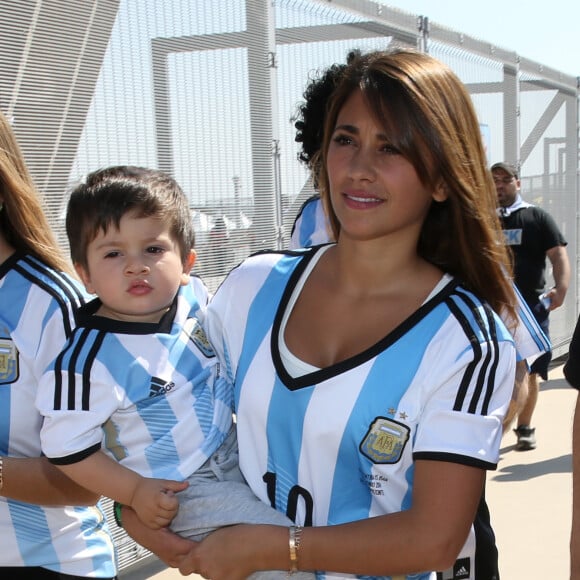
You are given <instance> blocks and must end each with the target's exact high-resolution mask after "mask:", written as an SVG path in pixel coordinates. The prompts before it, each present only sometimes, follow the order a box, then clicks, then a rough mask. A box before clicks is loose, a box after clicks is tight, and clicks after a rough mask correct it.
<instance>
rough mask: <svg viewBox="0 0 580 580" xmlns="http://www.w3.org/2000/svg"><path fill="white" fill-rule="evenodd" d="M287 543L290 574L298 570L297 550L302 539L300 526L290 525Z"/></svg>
mask: <svg viewBox="0 0 580 580" xmlns="http://www.w3.org/2000/svg"><path fill="white" fill-rule="evenodd" d="M289 532H290V536H289V540H288V545H289V547H290V574H294V572H298V550H299V549H300V542H301V541H302V527H301V526H290V528H289Z"/></svg>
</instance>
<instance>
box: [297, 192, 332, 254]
mask: <svg viewBox="0 0 580 580" xmlns="http://www.w3.org/2000/svg"><path fill="white" fill-rule="evenodd" d="M330 237H331V229H330V223H329V222H328V218H327V217H326V214H325V213H324V209H323V206H322V201H321V200H320V195H314V196H312V197H310V198H309V199H307V200H306V201H305V202H304V203H303V204H302V207H301V208H300V211H299V212H298V216H297V217H296V220H295V222H294V224H293V226H292V232H291V235H290V243H289V248H291V249H297V248H309V247H310V246H316V245H318V244H325V243H327V242H328V241H329V239H330Z"/></svg>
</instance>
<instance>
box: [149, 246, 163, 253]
mask: <svg viewBox="0 0 580 580" xmlns="http://www.w3.org/2000/svg"><path fill="white" fill-rule="evenodd" d="M163 251H164V249H163V248H161V247H160V246H149V247H148V248H147V253H148V254H161V253H163Z"/></svg>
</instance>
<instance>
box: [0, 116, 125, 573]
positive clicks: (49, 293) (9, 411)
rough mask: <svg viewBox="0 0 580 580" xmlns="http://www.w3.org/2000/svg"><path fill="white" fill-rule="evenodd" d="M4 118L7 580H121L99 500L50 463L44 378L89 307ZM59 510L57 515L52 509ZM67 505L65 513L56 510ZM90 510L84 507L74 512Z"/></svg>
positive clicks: (0, 212) (1, 385) (0, 356)
mask: <svg viewBox="0 0 580 580" xmlns="http://www.w3.org/2000/svg"><path fill="white" fill-rule="evenodd" d="M68 270H69V266H68V264H67V262H66V261H65V260H64V259H63V258H62V257H61V255H60V252H59V249H58V247H57V245H56V243H55V241H54V239H53V236H52V234H51V232H50V228H49V226H48V223H47V221H46V219H45V217H44V215H43V213H42V208H41V205H40V202H39V200H38V197H37V194H36V190H35V187H34V184H33V181H32V178H31V177H30V175H29V173H28V170H27V169H26V166H25V163H24V159H23V156H22V153H21V151H20V148H19V146H18V144H17V141H16V138H15V136H14V133H13V132H12V129H11V127H10V125H9V124H8V121H7V119H6V117H5V116H4V115H3V114H2V113H0V345H1V348H0V429H1V435H0V537H2V543H3V544H2V545H3V548H2V550H1V551H0V576H2V577H3V578H10V579H18V578H34V579H39V580H42V579H45V578H47V579H51V578H59V579H63V580H64V579H74V578H88V577H91V578H113V577H115V561H114V552H113V543H112V540H111V538H110V536H109V534H108V531H107V529H106V525H105V521H104V516H103V514H102V512H101V511H100V510H99V509H98V508H97V507H96V506H95V502H96V501H97V500H98V497H95V496H94V495H93V494H91V493H89V492H87V491H86V490H84V489H82V488H80V487H78V486H77V485H75V484H73V483H72V481H70V480H69V479H68V478H66V477H64V476H63V475H61V474H60V472H59V471H58V470H57V469H56V468H54V467H53V466H51V465H50V464H49V463H48V461H47V460H46V459H45V458H44V457H41V451H40V439H39V432H40V424H41V417H40V414H39V413H38V412H37V410H36V408H35V404H34V401H35V396H36V387H37V380H38V379H39V377H40V375H41V374H42V372H43V371H44V366H45V365H47V364H48V363H49V362H51V360H52V359H53V357H54V356H56V354H58V352H59V350H60V348H61V347H62V346H63V344H64V342H65V340H66V338H67V336H68V334H69V333H70V330H71V328H72V326H73V325H74V312H75V310H76V309H77V307H78V306H79V305H80V304H81V303H83V302H84V300H83V295H82V293H81V291H80V289H79V288H80V287H79V286H78V285H77V283H76V282H75V281H73V279H72V278H71V277H70V276H69V275H68V274H66V273H64V272H67V271H68ZM43 506H51V507H43ZM56 506H60V507H56ZM73 506H84V507H73Z"/></svg>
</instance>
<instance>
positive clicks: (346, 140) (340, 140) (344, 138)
mask: <svg viewBox="0 0 580 580" xmlns="http://www.w3.org/2000/svg"><path fill="white" fill-rule="evenodd" d="M332 141H333V142H334V143H337V144H338V145H350V144H351V143H352V138H351V137H349V136H348V135H342V134H340V135H336V136H335V137H333V139H332Z"/></svg>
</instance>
